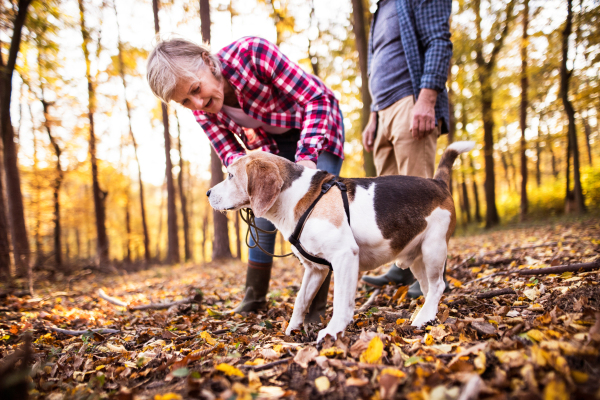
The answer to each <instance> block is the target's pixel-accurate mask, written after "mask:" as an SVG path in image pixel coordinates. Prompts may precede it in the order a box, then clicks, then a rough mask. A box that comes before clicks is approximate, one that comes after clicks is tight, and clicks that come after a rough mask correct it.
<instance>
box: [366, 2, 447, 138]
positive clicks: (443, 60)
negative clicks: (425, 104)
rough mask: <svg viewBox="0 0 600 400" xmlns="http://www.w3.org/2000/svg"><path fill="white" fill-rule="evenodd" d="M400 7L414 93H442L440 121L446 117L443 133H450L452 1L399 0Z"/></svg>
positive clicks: (437, 109)
mask: <svg viewBox="0 0 600 400" xmlns="http://www.w3.org/2000/svg"><path fill="white" fill-rule="evenodd" d="M395 1H396V8H397V9H398V19H399V25H400V37H401V41H402V46H403V47H404V53H405V54H406V61H407V62H408V70H409V72H410V79H411V81H412V87H413V95H414V96H415V98H417V97H418V95H419V92H420V91H421V89H424V88H427V89H434V90H437V92H438V97H437V101H436V103H435V116H436V120H440V119H441V120H442V126H441V132H442V133H446V132H448V124H449V121H450V114H449V109H448V92H447V91H446V80H447V79H448V67H449V65H450V58H451V57H452V42H451V41H450V23H449V20H450V13H451V12H452V0H395ZM373 26H374V24H372V25H371V34H370V35H369V58H368V65H369V69H368V71H369V75H371V73H373V72H375V73H377V72H376V71H371V57H372V55H373Z"/></svg>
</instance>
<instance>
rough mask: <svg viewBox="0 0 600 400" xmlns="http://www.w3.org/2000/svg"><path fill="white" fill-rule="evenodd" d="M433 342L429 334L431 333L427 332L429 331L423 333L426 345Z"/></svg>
mask: <svg viewBox="0 0 600 400" xmlns="http://www.w3.org/2000/svg"><path fill="white" fill-rule="evenodd" d="M434 343H435V339H434V338H433V336H431V334H429V333H428V334H426V335H425V344H426V345H427V346H431V345H432V344H434Z"/></svg>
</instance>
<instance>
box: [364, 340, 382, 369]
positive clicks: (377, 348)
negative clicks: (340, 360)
mask: <svg viewBox="0 0 600 400" xmlns="http://www.w3.org/2000/svg"><path fill="white" fill-rule="evenodd" d="M382 356H383V342H382V341H381V339H379V337H378V336H375V337H374V338H373V339H371V341H370V342H369V345H368V346H367V349H366V350H365V351H364V352H363V353H362V354H361V355H360V361H361V362H365V363H368V364H377V363H379V361H380V360H381V357H382Z"/></svg>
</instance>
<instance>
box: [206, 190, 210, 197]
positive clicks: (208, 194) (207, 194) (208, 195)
mask: <svg viewBox="0 0 600 400" xmlns="http://www.w3.org/2000/svg"><path fill="white" fill-rule="evenodd" d="M206 196H207V197H210V189H208V192H206Z"/></svg>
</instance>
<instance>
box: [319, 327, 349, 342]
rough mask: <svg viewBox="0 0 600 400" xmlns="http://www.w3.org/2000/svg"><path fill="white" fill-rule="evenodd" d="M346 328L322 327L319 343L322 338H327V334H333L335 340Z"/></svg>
mask: <svg viewBox="0 0 600 400" xmlns="http://www.w3.org/2000/svg"><path fill="white" fill-rule="evenodd" d="M343 332H344V330H338V329H329V328H325V329H321V330H320V331H319V335H318V336H317V343H320V342H321V340H323V339H325V337H326V336H327V335H329V336H331V337H332V338H333V339H334V340H335V339H336V338H337V336H338V334H339V333H342V334H343Z"/></svg>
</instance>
